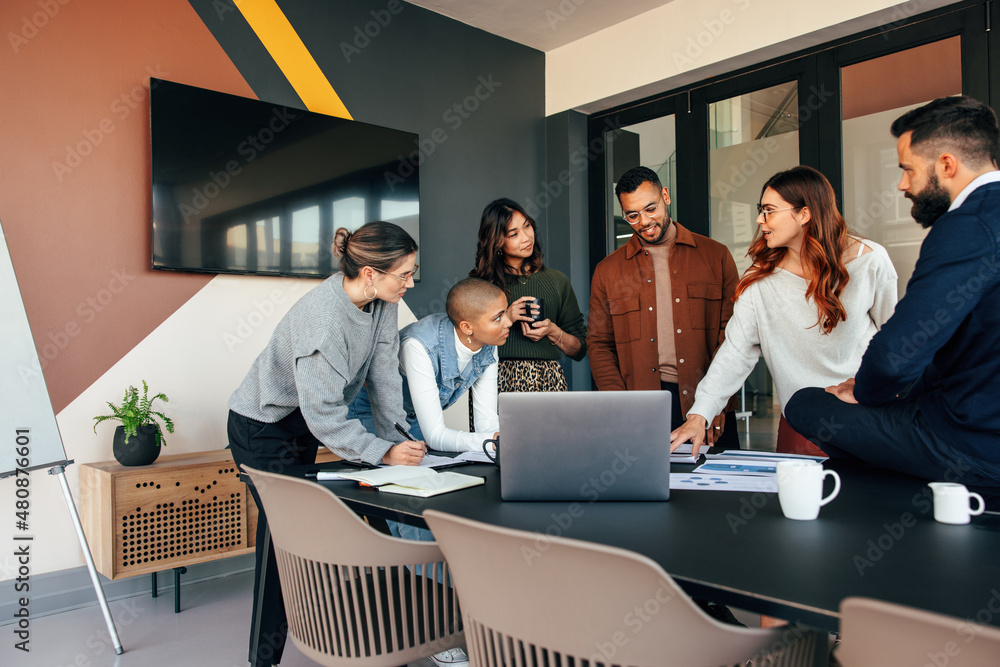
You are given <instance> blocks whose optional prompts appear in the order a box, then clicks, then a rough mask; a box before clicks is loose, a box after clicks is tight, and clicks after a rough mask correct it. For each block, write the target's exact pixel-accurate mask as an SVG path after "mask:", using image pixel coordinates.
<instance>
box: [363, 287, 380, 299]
mask: <svg viewBox="0 0 1000 667" xmlns="http://www.w3.org/2000/svg"><path fill="white" fill-rule="evenodd" d="M369 287H371V288H372V289H373V290H375V293H374V294H372V295H371V296H368V288H369ZM362 294H364V295H365V298H366V299H369V300H373V299H374V298H375V297H377V296H378V288H377V287H375V286H374V285H372V284H371V283H369V284H368V285H367V286H366V287H365V291H364V292H362Z"/></svg>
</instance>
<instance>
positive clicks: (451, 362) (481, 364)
mask: <svg viewBox="0 0 1000 667" xmlns="http://www.w3.org/2000/svg"><path fill="white" fill-rule="evenodd" d="M410 338H415V339H416V340H417V341H418V342H419V343H420V344H421V345H423V346H424V349H425V350H426V351H427V356H428V357H430V359H431V365H432V366H433V367H434V376H435V378H436V379H437V385H438V399H439V400H440V402H441V409H442V410H445V409H447V408H449V407H451V405H452V404H453V403H454V402H455V401H457V400H458V399H459V398H461V396H462V394H464V393H465V392H466V391H468V390H469V387H471V386H472V385H473V384H475V383H476V380H478V379H479V378H480V376H482V374H483V373H484V372H485V371H486V369H487V367H489V365H490V364H492V363H494V361H493V360H494V358H495V354H496V353H495V352H494V350H495V349H496V348H495V347H494V346H493V345H484V346H483V347H482V349H481V350H479V351H478V352H476V353H475V354H474V355H473V357H472V361H470V362H469V365H468V366H466V367H465V370H464V371H462V372H461V373H459V372H458V352H456V351H455V325H454V324H452V323H451V320H449V319H448V316H447V315H444V314H437V315H429V316H427V317H425V318H423V319H422V320H420V321H418V322H414V323H413V324H410V325H408V326H406V327H404V328H403V329H402V331H400V332H399V344H400V346H402V345H403V343H404V342H405V341H406V340H408V339H410ZM403 407H404V408H405V410H406V414H407V415H410V414H412V413H413V402H412V401H411V400H410V387H409V384H408V383H407V381H406V377H405V376H404V377H403Z"/></svg>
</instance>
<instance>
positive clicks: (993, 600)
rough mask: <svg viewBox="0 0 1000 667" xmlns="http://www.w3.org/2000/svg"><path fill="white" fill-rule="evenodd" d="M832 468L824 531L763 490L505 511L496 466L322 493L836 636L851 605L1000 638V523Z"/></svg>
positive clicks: (519, 505)
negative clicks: (442, 479)
mask: <svg viewBox="0 0 1000 667" xmlns="http://www.w3.org/2000/svg"><path fill="white" fill-rule="evenodd" d="M342 465H343V464H336V463H333V464H317V465H314V466H301V467H292V468H290V469H288V470H287V473H288V474H291V475H299V476H301V475H305V474H306V472H307V471H314V470H317V469H337V468H340V467H342ZM825 467H827V468H831V469H834V470H836V471H838V473H839V474H840V477H841V479H842V483H843V486H842V488H841V491H840V494H839V495H838V496H837V498H836V499H834V500H833V501H832V502H831V503H830V504H828V505H826V506H825V507H823V508H822V510H821V511H820V516H819V518H818V519H817V520H815V521H792V520H789V519H785V518H784V517H783V516H782V514H781V508H780V506H779V504H778V496H777V494H773V493H759V492H757V493H753V492H747V493H743V492H734V491H693V490H692V491H687V490H685V491H675V492H672V493H671V498H670V500H669V501H667V502H596V503H586V502H583V503H577V504H576V505H575V506H574V504H573V503H568V502H504V501H502V500H501V499H500V483H499V477H498V475H499V474H501V471H498V470H497V469H496V468H495V467H494V466H492V465H487V464H470V465H466V466H461V467H458V468H454V470H456V471H457V472H463V473H466V474H471V475H478V476H481V477H484V478H485V480H486V481H485V484H484V485H482V486H477V487H473V488H470V489H464V490H462V491H457V492H453V493H448V494H443V495H441V496H437V497H434V498H427V499H421V498H411V497H406V496H399V495H393V494H387V493H380V492H378V491H376V490H375V489H371V488H363V487H360V486H358V485H356V484H354V483H350V482H319V483H320V484H323V485H324V486H326V487H327V488H329V489H331V490H332V491H333V492H334V493H335V494H336V495H337V496H338V497H340V498H341V499H342V500H343V501H344V502H345V503H346V504H347V505H348V506H350V507H351V508H352V509H354V510H355V511H356V512H358V513H359V514H362V515H366V516H370V517H377V518H383V519H392V520H396V521H401V522H404V523H408V524H412V525H416V526H425V525H426V524H424V522H423V520H422V519H421V513H422V512H423V511H424V510H425V509H436V510H440V511H442V512H449V513H452V514H455V515H458V516H462V517H467V518H470V519H475V520H478V521H483V522H486V523H490V524H494V525H498V526H506V527H509V528H518V529H521V530H527V531H531V532H535V533H538V534H539V539H538V541H537V543H536V547H537V548H538V550H539V552H543V551H544V549H545V547H546V544H547V542H546V540H547V539H548V538H547V537H546V536H548V535H553V536H563V537H571V538H575V539H580V540H587V541H591V542H597V543H600V544H606V545H611V546H617V547H622V548H625V549H629V550H632V551H635V552H638V553H640V554H644V555H646V556H648V557H649V558H651V559H653V560H654V561H656V562H657V563H659V564H660V565H661V566H662V567H663V568H664V569H665V570H666V571H667V572H669V573H670V574H671V575H672V576H673V577H674V579H675V580H676V581H677V582H678V583H679V584H680V585H681V587H682V588H684V590H685V591H687V592H688V593H689V594H690V595H692V596H698V597H703V598H707V599H710V600H713V601H716V602H720V603H724V604H728V605H733V606H736V607H740V608H742V609H746V610H749V611H753V612H757V613H761V614H767V615H770V616H776V617H779V618H784V619H788V620H792V621H798V622H800V623H804V624H806V625H810V626H813V627H816V628H821V629H825V630H829V631H837V629H838V627H839V613H838V608H839V606H840V603H841V601H842V600H843V599H844V598H846V597H851V596H866V597H872V598H878V599H881V600H887V601H889V602H895V603H898V604H904V605H909V606H912V607H917V608H920V609H926V610H930V611H934V612H938V613H942V614H948V615H951V616H955V617H959V618H963V619H969V620H974V621H978V622H980V623H984V624H987V625H993V626H997V627H1000V516H997V515H994V514H985V515H983V516H978V517H973V518H972V523H971V524H969V525H965V526H953V525H945V524H940V523H937V522H935V521H934V519H933V506H932V502H931V496H930V489H929V488H928V487H927V485H926V483H925V482H924V481H922V480H919V479H916V478H914V477H909V476H906V475H901V474H896V473H893V472H888V471H884V470H878V469H875V468H871V467H868V466H865V465H860V464H853V463H850V464H849V463H845V462H836V461H828V462H827V463H826V464H825ZM692 468H693V466H682V465H674V466H673V470H675V471H678V472H684V471H689V470H690V469H692ZM826 488H827V490H829V489H830V488H831V487H830V482H829V481H828V482H827V487H826ZM991 505H992V503H991ZM595 576H599V575H596V574H595Z"/></svg>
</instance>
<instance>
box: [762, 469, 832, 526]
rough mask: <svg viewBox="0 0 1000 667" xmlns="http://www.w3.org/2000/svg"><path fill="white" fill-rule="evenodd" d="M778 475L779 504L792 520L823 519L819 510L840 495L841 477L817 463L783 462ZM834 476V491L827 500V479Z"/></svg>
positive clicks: (786, 515)
mask: <svg viewBox="0 0 1000 667" xmlns="http://www.w3.org/2000/svg"><path fill="white" fill-rule="evenodd" d="M777 473H778V502H779V503H781V512H782V513H783V514H784V515H785V517H787V518H789V519H796V520H798V521H812V520H813V519H815V518H816V517H817V516H819V508H820V507H822V506H823V505H826V504H827V503H828V502H830V501H831V500H833V499H834V498H836V497H837V494H838V493H840V475H838V474H837V473H836V472H835V471H833V470H824V469H823V466H822V465H821V464H820V463H818V462H816V461H780V462H778V465H777ZM827 475H829V476H831V477H833V491H831V492H830V495H828V496H826V497H825V498H824V497H823V480H824V478H826V476H827Z"/></svg>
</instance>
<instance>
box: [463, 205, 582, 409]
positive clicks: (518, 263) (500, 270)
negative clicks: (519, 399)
mask: <svg viewBox="0 0 1000 667" xmlns="http://www.w3.org/2000/svg"><path fill="white" fill-rule="evenodd" d="M469 275H470V276H473V277H475V278H482V279H483V280H488V281H489V282H491V283H493V284H494V285H496V286H497V287H500V288H501V289H503V290H504V291H505V292H506V293H507V296H508V301H509V302H510V306H509V308H508V309H507V317H509V318H510V320H511V321H512V322H514V326H512V327H511V329H510V338H508V339H507V344H506V345H504V346H503V347H501V348H498V350H499V353H500V366H499V380H498V382H499V390H500V391H566V390H567V389H568V388H569V387H568V385H567V384H566V375H565V374H564V373H563V371H562V367H561V366H560V365H559V359H560V358H561V356H562V355H563V354H565V355H566V356H568V357H570V358H571V359H574V360H576V361H579V360H580V359H583V357H584V355H586V354H587V344H586V342H585V340H586V339H585V336H586V333H587V327H586V325H585V324H584V322H583V314H582V313H581V312H580V306H579V304H578V303H577V300H576V294H574V293H573V287H572V285H570V282H569V278H567V277H566V274H564V273H562V272H561V271H556V270H555V269H550V268H547V267H546V266H545V265H544V264H543V263H542V248H541V246H540V245H539V243H538V241H537V240H536V238H535V221H534V220H532V219H531V217H530V216H529V215H528V214H527V213H525V211H524V209H523V208H521V206H520V205H519V204H517V202H514V201H511V200H510V199H497V200H496V201H494V202H492V203H490V204H489V205H488V206H487V207H486V210H484V211H483V218H482V221H481V222H480V225H479V247H478V248H477V249H476V268H475V269H473V270H472V271H470V272H469ZM533 298H537V299H541V300H542V301H543V308H544V313H543V315H544V316H545V318H544V319H542V320H539V321H537V322H532V320H531V318H530V317H528V316H527V315H526V314H525V306H526V304H525V302H527V301H530V300H531V299H533ZM533 308H534V310H535V312H537V306H534V307H533Z"/></svg>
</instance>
